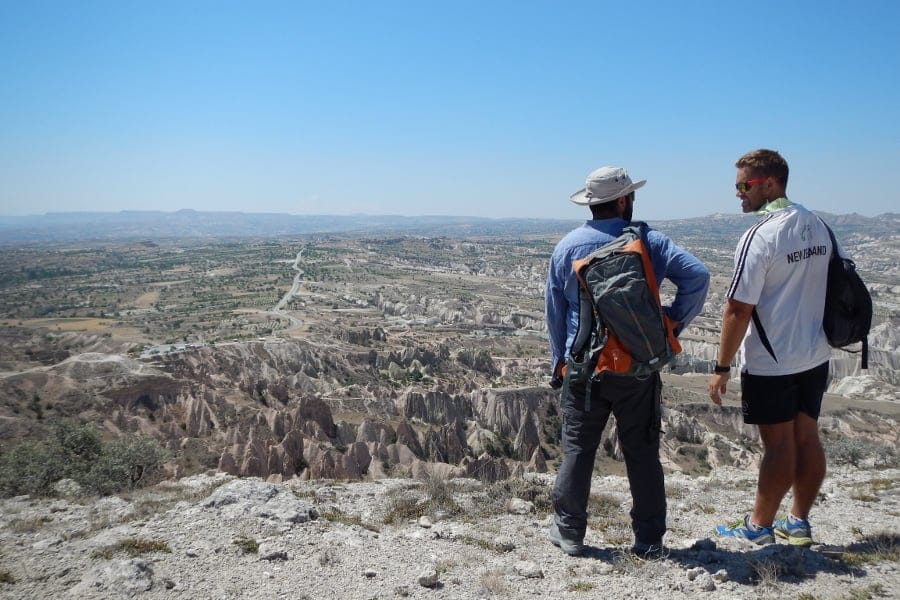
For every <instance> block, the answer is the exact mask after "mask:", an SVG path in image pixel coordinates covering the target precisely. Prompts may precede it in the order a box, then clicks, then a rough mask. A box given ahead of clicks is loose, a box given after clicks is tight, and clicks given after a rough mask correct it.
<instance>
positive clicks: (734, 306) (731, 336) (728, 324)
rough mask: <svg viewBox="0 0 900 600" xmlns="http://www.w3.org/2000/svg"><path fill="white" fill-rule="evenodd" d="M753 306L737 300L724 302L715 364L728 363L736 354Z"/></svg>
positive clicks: (748, 323) (747, 325)
mask: <svg viewBox="0 0 900 600" xmlns="http://www.w3.org/2000/svg"><path fill="white" fill-rule="evenodd" d="M753 308H754V306H753V305H752V304H746V303H744V302H738V301H737V300H729V301H728V302H727V303H726V304H725V311H724V313H723V314H722V333H721V335H720V336H719V356H718V358H717V360H716V363H717V364H720V365H730V364H731V363H732V361H733V360H734V355H735V354H737V351H738V348H740V346H741V341H742V340H743V339H744V334H745V333H747V327H749V326H750V318H751V316H752V314H753Z"/></svg>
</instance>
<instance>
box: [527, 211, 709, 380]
mask: <svg viewBox="0 0 900 600" xmlns="http://www.w3.org/2000/svg"><path fill="white" fill-rule="evenodd" d="M625 225H627V223H626V222H625V221H624V220H623V219H619V218H611V219H593V220H590V221H587V222H585V224H584V225H582V226H581V227H579V228H577V229H574V230H572V231H570V232H569V233H568V234H567V235H566V236H565V237H564V238H563V239H561V240H560V241H559V243H558V244H556V248H554V250H553V255H552V256H551V257H550V269H549V272H548V274H547V286H546V289H545V290H544V304H545V317H546V319H547V330H548V332H549V333H550V355H551V362H550V365H551V369H552V368H553V365H556V363H557V361H558V360H559V359H560V358H564V357H565V356H566V355H567V353H568V351H569V348H571V346H572V342H573V341H574V340H575V333H576V331H577V330H578V281H577V280H576V278H575V274H574V273H573V272H572V262H573V261H575V260H578V259H579V258H584V257H585V256H587V255H588V254H590V253H591V252H593V251H594V250H596V249H597V248H599V247H600V246H603V245H604V244H606V243H608V242H611V241H612V240H613V239H615V238H616V237H618V236H619V234H620V233H622V228H623V227H625ZM647 245H648V246H649V251H650V259H651V260H650V263H651V265H652V267H653V274H654V275H655V276H656V281H657V283H659V284H661V283H662V280H663V279H668V280H669V281H671V282H672V283H673V284H675V287H676V288H678V291H677V293H676V295H675V301H674V302H672V305H671V306H664V307H663V311H664V312H665V313H666V314H667V315H668V316H669V318H670V319H672V320H673V321H677V322H678V327H677V329H676V330H675V334H676V335H678V334H679V333H681V331H682V330H683V329H684V328H685V327H686V326H687V325H688V323H690V322H691V320H692V319H693V318H694V317H696V316H697V315H698V314H699V313H700V311H701V310H702V309H703V303H704V301H705V300H706V292H707V290H708V289H709V270H708V269H707V268H706V266H704V265H703V263H701V262H700V261H699V260H697V259H696V258H695V257H694V256H693V255H692V254H691V253H690V252H687V251H685V250H683V249H682V248H679V247H678V246H676V245H675V243H674V242H673V241H672V240H670V239H669V238H668V237H666V236H665V235H663V234H662V233H660V232H658V231H655V230H653V229H648V231H647Z"/></svg>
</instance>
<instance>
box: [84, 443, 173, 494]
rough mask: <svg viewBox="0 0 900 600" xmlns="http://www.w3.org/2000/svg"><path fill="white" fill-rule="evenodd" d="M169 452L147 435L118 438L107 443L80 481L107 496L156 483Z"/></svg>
mask: <svg viewBox="0 0 900 600" xmlns="http://www.w3.org/2000/svg"><path fill="white" fill-rule="evenodd" d="M166 457H167V453H166V451H165V449H163V448H162V447H160V445H159V444H158V443H157V442H156V440H154V439H153V438H151V437H148V436H145V435H139V436H129V437H124V438H119V439H117V440H113V441H111V442H108V443H107V444H104V446H103V450H102V452H101V453H100V456H99V457H98V458H97V460H96V461H95V462H94V464H93V465H92V466H91V468H90V469H89V470H87V471H86V472H85V473H84V474H83V476H82V478H81V479H80V480H79V481H78V482H79V483H80V484H81V485H83V486H85V487H86V488H88V489H90V490H92V491H94V492H96V493H98V494H101V495H108V494H112V493H115V492H118V491H120V490H133V489H135V488H139V487H143V486H145V485H148V484H150V483H153V482H155V479H156V476H157V475H158V474H159V473H160V471H161V470H162V466H163V463H165V461H166Z"/></svg>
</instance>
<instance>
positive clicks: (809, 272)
mask: <svg viewBox="0 0 900 600" xmlns="http://www.w3.org/2000/svg"><path fill="white" fill-rule="evenodd" d="M735 167H737V177H736V183H735V187H736V188H737V197H738V198H740V199H741V209H742V210H743V212H745V213H747V212H754V213H756V214H758V215H760V219H759V221H757V223H756V224H755V225H753V227H751V228H750V229H748V230H747V231H746V232H745V233H744V235H743V236H741V240H740V242H739V243H738V246H737V250H736V251H735V256H734V275H733V276H732V280H731V285H730V286H729V287H728V292H727V293H726V299H727V301H726V305H725V311H724V314H723V316H722V333H721V337H720V340H719V355H718V359H717V361H716V367H715V373H714V374H713V375H712V377H711V378H710V380H709V396H710V399H711V400H712V401H713V402H714V403H716V404H721V403H722V398H721V394H723V393H725V389H726V385H727V383H728V378H729V376H730V374H731V363H732V361H733V360H734V359H735V357H737V358H738V367H739V370H740V373H741V407H742V410H743V413H744V422H745V423H748V424H756V425H758V426H759V433H760V437H761V438H762V443H763V458H762V461H761V463H760V466H759V481H758V483H757V490H756V501H755V503H754V505H753V512H752V513H750V514H749V515H746V516H745V517H744V518H743V519H741V520H740V521H738V522H736V523H733V524H730V525H719V526H717V527H716V533H717V534H718V535H720V536H725V537H738V538H744V539H747V540H750V541H752V542H755V543H757V544H767V543H772V542H774V541H775V536H777V537H780V538H782V539H786V540H787V541H788V542H789V543H791V544H793V545H798V546H809V545H810V544H812V533H811V529H810V525H809V520H808V516H809V510H810V508H811V507H812V504H813V501H814V500H815V498H816V494H818V491H819V487H820V486H821V484H822V480H823V479H824V478H825V453H824V451H823V450H822V444H821V442H820V441H819V430H818V422H817V420H818V417H819V411H820V409H821V406H822V396H823V394H824V393H825V389H826V387H827V379H828V358H829V356H830V355H831V350H830V347H829V346H828V341H827V339H826V337H825V332H824V330H823V329H822V312H823V309H824V306H825V282H826V279H827V273H828V259H829V255H830V252H831V251H832V244H831V238H830V237H829V234H828V230H827V229H826V227H825V224H824V223H822V221H821V220H820V219H819V218H818V217H816V215H814V214H813V213H812V212H810V211H809V210H807V209H806V208H804V207H803V206H800V205H799V204H794V203H792V202H791V201H790V200H788V199H787V197H786V194H785V189H786V187H787V179H788V166H787V163H786V162H785V160H784V158H782V157H781V155H780V154H778V153H777V152H775V151H773V150H754V151H752V152H748V153H747V154H745V155H744V156H742V157H741V158H739V159H738V160H737V162H736V163H735ZM789 489H793V501H792V505H791V510H790V513H789V514H787V515H785V516H784V517H782V518H779V519H777V520H776V515H777V513H778V509H779V506H780V505H781V501H782V499H783V498H784V496H785V494H787V491H788V490H789Z"/></svg>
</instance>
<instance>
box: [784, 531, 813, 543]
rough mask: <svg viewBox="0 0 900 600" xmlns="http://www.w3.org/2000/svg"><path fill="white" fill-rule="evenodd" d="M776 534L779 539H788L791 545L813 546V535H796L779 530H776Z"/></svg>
mask: <svg viewBox="0 0 900 600" xmlns="http://www.w3.org/2000/svg"><path fill="white" fill-rule="evenodd" d="M775 536H776V537H778V538H779V539H782V540H787V543H788V544H790V545H791V546H812V543H813V541H812V538H811V537H801V536H794V535H790V534H789V533H782V532H781V531H777V530H776V531H775Z"/></svg>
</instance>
